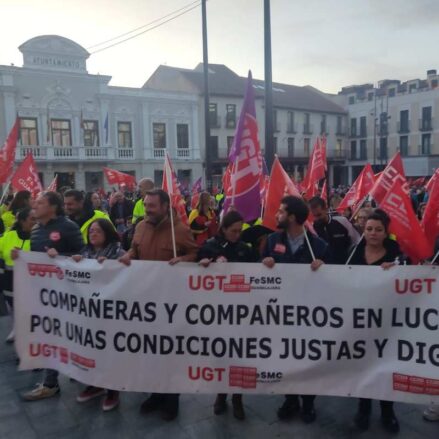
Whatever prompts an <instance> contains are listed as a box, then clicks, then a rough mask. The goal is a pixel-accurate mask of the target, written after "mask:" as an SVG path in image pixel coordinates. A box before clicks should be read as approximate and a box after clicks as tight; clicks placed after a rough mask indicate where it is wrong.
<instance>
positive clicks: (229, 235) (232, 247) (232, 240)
mask: <svg viewBox="0 0 439 439" xmlns="http://www.w3.org/2000/svg"><path fill="white" fill-rule="evenodd" d="M243 224H244V220H243V218H242V216H241V215H240V214H239V213H238V212H236V211H230V212H228V213H226V214H225V215H224V217H223V219H222V221H221V224H220V227H219V231H218V234H217V235H216V236H214V237H213V238H210V239H208V240H207V241H206V242H205V244H204V245H203V247H201V248H200V250H199V252H198V260H199V264H200V265H202V266H203V267H208V266H209V264H210V263H211V262H256V261H257V259H258V255H257V253H256V252H253V250H252V248H250V247H249V246H248V245H247V244H246V243H245V242H243V241H242V240H241V231H242V225H243ZM226 399H227V394H225V393H219V394H218V395H217V397H216V400H215V403H214V406H213V411H214V413H215V414H216V415H220V414H222V413H224V412H225V411H226V408H227V403H226ZM232 405H233V415H234V416H235V418H236V419H239V420H243V419H245V412H244V407H243V405H242V395H241V394H237V393H235V394H233V396H232Z"/></svg>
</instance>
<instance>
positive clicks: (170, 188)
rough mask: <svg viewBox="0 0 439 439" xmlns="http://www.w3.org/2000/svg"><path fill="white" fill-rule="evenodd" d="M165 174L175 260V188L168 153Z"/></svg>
mask: <svg viewBox="0 0 439 439" xmlns="http://www.w3.org/2000/svg"><path fill="white" fill-rule="evenodd" d="M165 172H166V183H167V185H168V195H169V216H170V218H171V235H172V250H173V252H174V258H176V257H177V247H176V245H175V228H174V212H173V208H172V195H173V193H174V188H173V185H172V175H171V165H170V163H169V157H168V154H167V153H166V156H165Z"/></svg>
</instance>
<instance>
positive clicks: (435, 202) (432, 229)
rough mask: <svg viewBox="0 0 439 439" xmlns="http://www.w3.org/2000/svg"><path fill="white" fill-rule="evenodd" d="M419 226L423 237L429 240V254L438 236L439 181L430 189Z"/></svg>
mask: <svg viewBox="0 0 439 439" xmlns="http://www.w3.org/2000/svg"><path fill="white" fill-rule="evenodd" d="M421 226H422V228H423V229H424V232H425V236H428V238H429V244H430V249H431V254H433V251H434V245H435V242H436V239H437V237H438V236H439V179H438V178H436V180H435V181H434V182H433V186H432V187H431V189H430V192H429V197H428V202H427V206H426V207H425V212H424V216H423V218H422V222H421Z"/></svg>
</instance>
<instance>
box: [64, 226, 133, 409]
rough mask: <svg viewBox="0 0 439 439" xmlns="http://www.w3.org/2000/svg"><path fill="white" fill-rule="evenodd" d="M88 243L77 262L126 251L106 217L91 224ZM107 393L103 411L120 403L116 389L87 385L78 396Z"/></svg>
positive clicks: (80, 399) (88, 397)
mask: <svg viewBox="0 0 439 439" xmlns="http://www.w3.org/2000/svg"><path fill="white" fill-rule="evenodd" d="M87 238H88V244H87V245H86V246H85V247H84V248H83V249H82V250H81V253H80V254H79V255H73V256H72V259H73V260H74V261H76V262H79V261H81V260H82V259H83V258H87V259H96V260H97V261H98V262H99V263H102V262H104V261H105V260H106V259H118V258H119V257H121V256H122V255H123V254H124V253H125V252H124V251H123V249H122V246H121V244H120V238H119V234H118V233H117V232H116V230H115V228H114V226H113V224H111V222H110V221H109V220H107V219H105V218H98V219H96V220H95V221H93V222H92V223H91V224H90V227H89V229H88V236H87ZM104 394H105V395H106V396H105V399H104V402H103V404H102V410H103V411H106V412H107V411H110V410H113V409H115V408H116V407H117V406H118V405H119V392H118V391H116V390H109V389H108V390H107V389H101V388H99V387H94V386H87V387H86V388H85V389H84V390H83V391H82V392H81V393H80V394H79V395H78V396H77V398H76V400H77V401H78V402H80V403H82V402H87V401H90V400H92V399H94V398H97V397H99V396H101V395H104Z"/></svg>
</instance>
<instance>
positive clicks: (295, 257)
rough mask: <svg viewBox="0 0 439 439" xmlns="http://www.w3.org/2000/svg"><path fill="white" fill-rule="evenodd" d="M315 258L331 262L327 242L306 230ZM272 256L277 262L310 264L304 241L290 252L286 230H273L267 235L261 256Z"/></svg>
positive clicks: (310, 258)
mask: <svg viewBox="0 0 439 439" xmlns="http://www.w3.org/2000/svg"><path fill="white" fill-rule="evenodd" d="M307 236H308V239H309V242H310V244H311V248H312V250H313V252H314V256H315V258H316V259H321V260H322V261H323V262H325V263H330V262H331V256H330V252H329V246H328V244H327V243H326V242H325V241H323V239H320V238H318V237H317V236H314V235H313V234H311V233H309V232H307ZM266 257H272V258H273V259H274V260H275V262H276V263H277V264H279V263H280V264H311V262H312V256H311V252H310V251H309V248H308V244H307V243H306V241H304V243H303V244H302V245H301V246H300V247H299V248H298V249H297V251H296V253H294V254H292V253H291V249H290V245H289V242H288V237H287V233H286V232H275V233H272V234H271V235H269V236H268V239H267V244H266V245H265V249H264V251H263V253H262V258H266Z"/></svg>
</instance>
